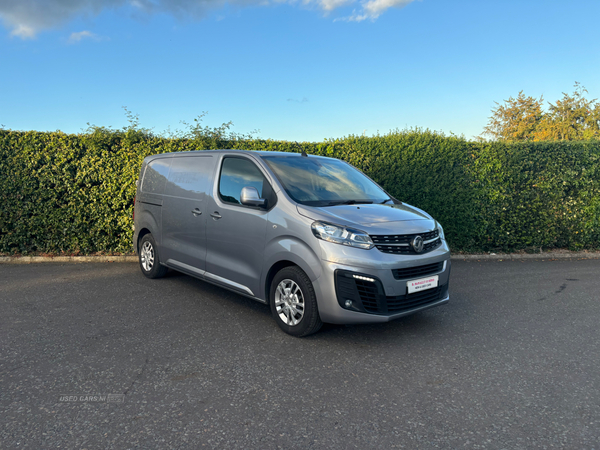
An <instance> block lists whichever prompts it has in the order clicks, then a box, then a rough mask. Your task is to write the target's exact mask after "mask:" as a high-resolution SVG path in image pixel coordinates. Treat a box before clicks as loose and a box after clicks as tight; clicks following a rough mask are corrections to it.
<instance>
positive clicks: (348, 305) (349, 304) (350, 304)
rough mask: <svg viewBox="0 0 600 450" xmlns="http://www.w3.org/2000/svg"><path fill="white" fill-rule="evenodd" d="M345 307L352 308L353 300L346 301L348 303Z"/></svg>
mask: <svg viewBox="0 0 600 450" xmlns="http://www.w3.org/2000/svg"><path fill="white" fill-rule="evenodd" d="M344 305H345V306H346V308H350V307H352V300H346V302H345V303H344Z"/></svg>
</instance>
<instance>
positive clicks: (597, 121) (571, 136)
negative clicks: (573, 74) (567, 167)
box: [534, 83, 600, 141]
mask: <svg viewBox="0 0 600 450" xmlns="http://www.w3.org/2000/svg"><path fill="white" fill-rule="evenodd" d="M586 93H587V90H586V89H585V88H584V87H583V86H581V85H580V84H579V83H575V91H574V92H573V95H568V94H565V93H564V92H563V98H562V99H561V100H557V101H556V103H555V104H552V103H550V104H549V110H548V113H546V114H545V115H544V119H543V120H542V121H541V122H540V124H539V126H538V129H537V130H536V131H535V133H534V136H535V140H536V141H553V140H568V141H589V140H595V139H600V104H599V103H598V102H597V101H596V99H593V100H587V99H586V98H585V97H584V94H586Z"/></svg>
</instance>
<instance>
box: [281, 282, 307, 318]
mask: <svg viewBox="0 0 600 450" xmlns="http://www.w3.org/2000/svg"><path fill="white" fill-rule="evenodd" d="M275 309H276V310H277V314H278V315H279V318H280V319H281V321H282V322H283V323H285V324H286V325H290V326H294V325H298V324H299V323H300V322H301V321H302V318H303V317H304V295H303V294H302V290H301V289H300V286H298V284H296V282H295V281H293V280H287V279H286V280H282V281H281V282H280V283H279V284H278V285H277V289H276V290H275Z"/></svg>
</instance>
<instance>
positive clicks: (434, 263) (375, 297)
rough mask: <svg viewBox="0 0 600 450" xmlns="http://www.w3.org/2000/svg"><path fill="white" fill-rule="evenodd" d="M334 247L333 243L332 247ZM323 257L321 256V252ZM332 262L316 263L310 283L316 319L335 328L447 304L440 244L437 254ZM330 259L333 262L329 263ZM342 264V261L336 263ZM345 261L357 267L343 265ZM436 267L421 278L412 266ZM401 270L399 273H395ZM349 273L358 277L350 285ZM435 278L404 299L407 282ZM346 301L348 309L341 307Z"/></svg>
mask: <svg viewBox="0 0 600 450" xmlns="http://www.w3.org/2000/svg"><path fill="white" fill-rule="evenodd" d="M332 245H335V244H332ZM325 253H326V252H325ZM347 256H349V255H346V257H344V258H337V259H338V261H325V260H322V261H321V263H322V268H323V273H322V275H321V276H320V277H319V278H318V279H317V280H315V282H314V287H315V293H316V294H317V299H318V305H319V315H320V316H321V320H323V322H328V323H337V324H353V323H379V322H389V321H391V320H394V319H397V318H400V317H403V316H406V315H409V314H413V313H415V312H418V311H422V310H425V309H428V308H432V307H434V306H438V305H442V304H444V303H447V302H448V301H449V299H450V297H449V294H448V285H449V279H450V269H451V263H450V251H449V249H448V247H447V244H446V243H445V242H444V243H443V245H442V247H440V248H439V249H437V250H435V251H432V252H430V253H427V254H425V255H418V256H414V255H412V256H408V255H407V256H396V255H385V256H383V257H382V256H381V253H379V254H377V253H375V252H371V251H369V256H371V257H372V259H369V258H365V256H367V255H366V254H365V253H362V254H360V256H362V258H361V259H360V260H359V259H354V261H351V260H350V258H347ZM332 259H333V258H332ZM340 260H342V261H340ZM349 262H351V263H354V262H358V264H348V263H349ZM424 266H430V267H436V269H434V270H433V271H430V272H429V273H426V274H422V273H419V271H418V270H416V271H413V270H411V269H412V268H415V267H424ZM398 269H401V270H398ZM353 274H356V275H358V276H359V277H362V279H360V280H358V279H357V280H354V279H353ZM430 275H437V276H438V287H437V288H432V289H428V290H425V291H421V292H418V293H414V294H408V292H407V291H408V289H407V282H408V281H410V280H415V279H420V278H424V277H426V276H430ZM346 300H351V301H352V304H351V305H345V303H346Z"/></svg>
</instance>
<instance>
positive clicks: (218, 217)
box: [210, 211, 221, 219]
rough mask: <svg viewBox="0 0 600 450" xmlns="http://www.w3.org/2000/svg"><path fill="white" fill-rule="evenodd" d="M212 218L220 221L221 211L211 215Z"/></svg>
mask: <svg viewBox="0 0 600 450" xmlns="http://www.w3.org/2000/svg"><path fill="white" fill-rule="evenodd" d="M210 217H212V218H213V219H220V218H221V214H219V211H215V212H214V213H212V214H211V215H210Z"/></svg>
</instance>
